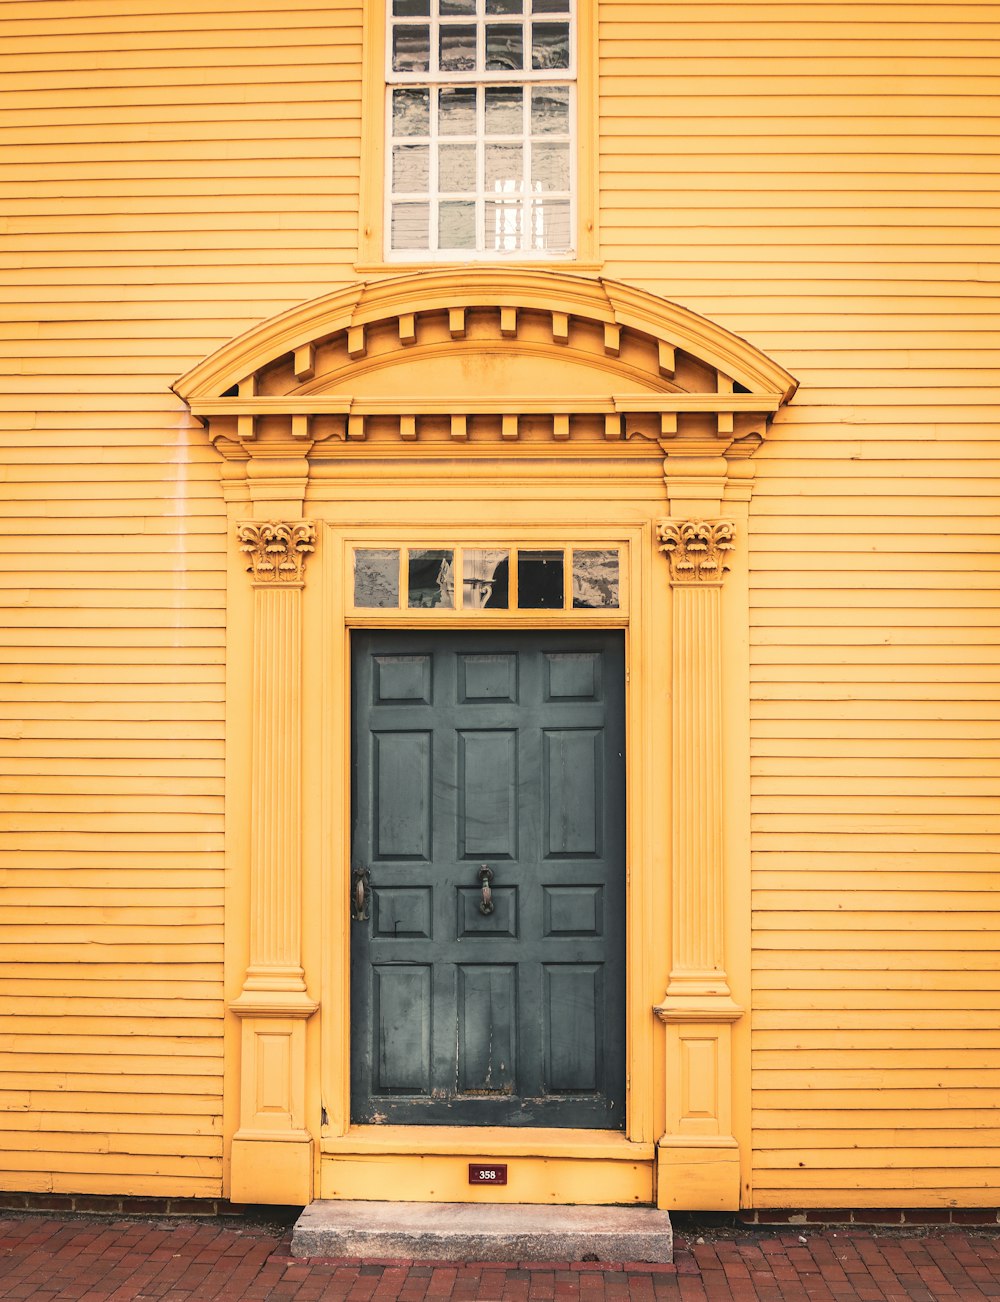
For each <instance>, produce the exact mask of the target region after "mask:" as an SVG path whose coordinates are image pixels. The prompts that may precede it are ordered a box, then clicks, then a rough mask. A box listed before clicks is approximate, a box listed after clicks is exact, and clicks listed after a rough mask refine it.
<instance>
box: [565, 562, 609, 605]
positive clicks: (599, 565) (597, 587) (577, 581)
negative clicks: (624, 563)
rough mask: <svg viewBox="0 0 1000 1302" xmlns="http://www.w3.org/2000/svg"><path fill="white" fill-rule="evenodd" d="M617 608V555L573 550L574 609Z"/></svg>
mask: <svg viewBox="0 0 1000 1302" xmlns="http://www.w3.org/2000/svg"><path fill="white" fill-rule="evenodd" d="M617 608H618V552H617V551H611V550H608V551H574V553H573V609H574V610H602V609H617Z"/></svg>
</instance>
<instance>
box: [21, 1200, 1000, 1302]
mask: <svg viewBox="0 0 1000 1302" xmlns="http://www.w3.org/2000/svg"><path fill="white" fill-rule="evenodd" d="M289 1237H290V1235H289V1234H288V1233H285V1234H282V1232H281V1231H280V1230H276V1229H266V1228H260V1227H254V1226H241V1227H234V1226H232V1225H225V1226H220V1225H219V1224H218V1223H217V1222H211V1223H207V1224H206V1223H201V1224H199V1223H195V1222H191V1221H185V1222H178V1223H173V1224H171V1223H164V1222H163V1221H135V1220H131V1221H126V1220H115V1221H107V1220H104V1221H96V1220H86V1219H82V1218H76V1217H49V1216H38V1215H24V1216H11V1217H0V1299H3V1302H13V1300H16V1302H29V1300H30V1302H146V1300H147V1299H150V1300H151V1299H157V1300H158V1302H210V1299H217V1302H242V1300H243V1299H246V1302H323V1300H327V1299H330V1300H332V1299H351V1300H352V1302H353V1300H354V1299H362V1300H364V1302H368V1300H369V1299H371V1302H383V1300H388V1299H399V1300H400V1302H421V1300H422V1299H426V1300H427V1302H446V1300H449V1299H450V1300H452V1302H457V1300H458V1299H473V1298H484V1299H492V1300H493V1302H507V1300H508V1299H510V1300H513V1299H517V1300H518V1302H520V1300H521V1299H535V1298H539V1299H552V1300H553V1302H562V1299H574V1298H577V1299H580V1302H604V1300H605V1299H607V1300H608V1302H611V1300H612V1299H619V1298H639V1299H643V1300H646V1299H650V1300H652V1299H660V1298H665V1299H676V1302H727V1300H729V1299H732V1302H898V1300H902V1299H908V1300H909V1302H946V1300H947V1299H955V1298H959V1299H963V1300H964V1299H972V1298H977V1299H981V1298H1000V1234H998V1233H996V1232H994V1233H992V1234H990V1233H966V1232H962V1231H959V1230H953V1229H949V1230H947V1231H944V1232H941V1233H927V1234H921V1235H919V1236H916V1237H912V1238H911V1237H902V1236H898V1235H890V1236H883V1235H879V1234H874V1233H868V1232H865V1231H861V1230H855V1229H849V1230H838V1231H836V1232H834V1231H832V1230H813V1229H811V1228H810V1229H808V1230H807V1231H806V1233H805V1234H804V1235H802V1236H801V1237H800V1236H799V1234H797V1233H796V1232H795V1231H781V1232H770V1231H766V1232H764V1233H763V1234H761V1233H753V1232H746V1233H741V1234H738V1235H736V1236H735V1237H732V1238H726V1239H721V1240H718V1241H715V1242H711V1243H705V1244H698V1243H696V1244H693V1245H691V1246H688V1245H686V1244H684V1243H683V1242H681V1243H679V1244H678V1248H677V1255H676V1261H675V1263H674V1265H672V1266H643V1265H639V1264H636V1265H626V1266H624V1267H610V1266H602V1265H600V1264H597V1263H588V1262H576V1263H569V1262H550V1263H547V1264H543V1265H539V1264H537V1263H531V1264H530V1265H525V1264H518V1263H516V1262H507V1263H501V1264H499V1265H498V1264H490V1265H474V1264H465V1265H462V1264H449V1265H418V1264H413V1263H409V1262H387V1261H366V1262H362V1261H355V1260H350V1261H347V1260H330V1259H327V1258H313V1259H311V1260H309V1261H304V1260H301V1259H299V1258H293V1257H290V1256H289V1255H288V1242H289ZM803 1240H804V1241H803Z"/></svg>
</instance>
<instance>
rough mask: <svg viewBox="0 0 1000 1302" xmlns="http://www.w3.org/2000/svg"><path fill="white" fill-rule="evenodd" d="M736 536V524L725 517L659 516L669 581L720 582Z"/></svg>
mask: <svg viewBox="0 0 1000 1302" xmlns="http://www.w3.org/2000/svg"><path fill="white" fill-rule="evenodd" d="M735 538H736V526H735V525H734V524H732V523H731V522H730V521H728V520H660V521H659V523H658V524H657V526H656V541H657V543H658V544H659V548H660V551H661V552H663V553H664V554H665V555H666V557H667V560H668V561H669V562H670V581H671V583H684V584H694V583H721V582H722V577H723V575H724V574H725V572H726V570H727V569H728V568H729V567H728V566H727V565H726V563H725V560H726V553H727V552H730V551H732V549H733V548H734V547H735V546H736V542H735Z"/></svg>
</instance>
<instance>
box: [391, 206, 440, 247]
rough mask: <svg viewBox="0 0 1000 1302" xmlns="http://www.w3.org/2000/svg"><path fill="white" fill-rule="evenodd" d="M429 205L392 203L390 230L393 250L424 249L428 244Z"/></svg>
mask: <svg viewBox="0 0 1000 1302" xmlns="http://www.w3.org/2000/svg"><path fill="white" fill-rule="evenodd" d="M430 216H431V210H430V204H426V203H394V204H393V205H392V217H391V222H390V224H391V229H392V247H393V248H394V249H426V248H427V247H428V245H429V243H430V241H429V239H428V232H429V230H430Z"/></svg>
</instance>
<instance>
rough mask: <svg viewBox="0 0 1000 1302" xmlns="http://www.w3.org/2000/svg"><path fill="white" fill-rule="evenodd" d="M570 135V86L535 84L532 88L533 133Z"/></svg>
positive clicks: (540, 134) (539, 134) (537, 134)
mask: <svg viewBox="0 0 1000 1302" xmlns="http://www.w3.org/2000/svg"><path fill="white" fill-rule="evenodd" d="M556 132H559V133H560V134H562V135H569V87H568V86H533V87H532V90H531V134H532V135H533V136H544V135H552V134H554V133H556Z"/></svg>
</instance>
